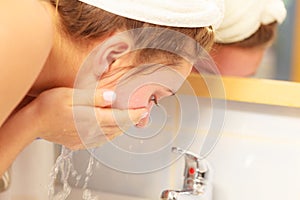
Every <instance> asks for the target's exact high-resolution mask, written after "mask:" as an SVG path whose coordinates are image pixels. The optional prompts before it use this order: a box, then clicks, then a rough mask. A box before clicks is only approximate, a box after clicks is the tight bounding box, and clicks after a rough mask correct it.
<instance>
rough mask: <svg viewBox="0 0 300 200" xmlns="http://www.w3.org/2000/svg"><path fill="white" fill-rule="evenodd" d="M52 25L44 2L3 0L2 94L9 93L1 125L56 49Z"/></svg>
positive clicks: (0, 13)
mask: <svg viewBox="0 0 300 200" xmlns="http://www.w3.org/2000/svg"><path fill="white" fill-rule="evenodd" d="M52 24H53V23H52V19H51V15H50V13H49V12H48V11H47V9H46V8H45V7H44V5H43V4H42V3H41V2H40V1H37V0H1V1H0V78H1V84H0V95H1V96H5V98H1V99H0V105H1V107H0V126H1V124H2V123H3V121H4V120H5V119H6V118H7V116H8V115H9V114H10V112H11V111H12V110H13V108H14V107H15V106H16V105H17V104H18V103H19V102H20V101H21V100H22V98H23V97H24V96H25V95H26V93H27V91H28V90H29V89H30V88H31V86H32V84H33V83H34V81H35V80H36V78H37V77H38V75H39V73H40V72H41V70H42V69H43V66H44V63H45V61H46V59H47V58H48V56H49V53H50V51H51V49H52V44H53V35H54V34H53V25H52ZM12 88H13V89H12Z"/></svg>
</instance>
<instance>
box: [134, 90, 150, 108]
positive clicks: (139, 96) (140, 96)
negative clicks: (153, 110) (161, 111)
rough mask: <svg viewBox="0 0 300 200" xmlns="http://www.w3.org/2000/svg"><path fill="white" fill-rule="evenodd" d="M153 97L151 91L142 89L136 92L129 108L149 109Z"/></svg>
mask: <svg viewBox="0 0 300 200" xmlns="http://www.w3.org/2000/svg"><path fill="white" fill-rule="evenodd" d="M151 95H152V91H151V90H149V89H148V90H147V89H146V88H140V89H138V90H137V91H135V92H134V93H133V94H132V95H131V96H130V98H129V102H128V103H129V105H128V107H129V108H141V107H147V105H148V103H149V99H150V97H151Z"/></svg>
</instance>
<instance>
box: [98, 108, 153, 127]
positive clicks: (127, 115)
mask: <svg viewBox="0 0 300 200" xmlns="http://www.w3.org/2000/svg"><path fill="white" fill-rule="evenodd" d="M95 114H96V116H97V120H98V122H99V124H100V125H101V126H104V127H105V126H119V127H126V126H128V125H136V124H138V123H139V121H140V120H142V119H144V118H145V117H147V116H148V110H147V109H145V108H141V109H129V110H119V109H110V108H109V109H108V108H107V109H102V108H95Z"/></svg>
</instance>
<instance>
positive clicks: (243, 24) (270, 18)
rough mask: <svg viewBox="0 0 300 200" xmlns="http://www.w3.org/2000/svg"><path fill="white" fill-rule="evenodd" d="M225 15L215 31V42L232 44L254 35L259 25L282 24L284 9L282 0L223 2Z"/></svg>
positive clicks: (226, 0) (235, 0)
mask: <svg viewBox="0 0 300 200" xmlns="http://www.w3.org/2000/svg"><path fill="white" fill-rule="evenodd" d="M224 2H225V15H224V19H223V22H222V24H221V25H220V26H219V28H218V29H217V30H216V42H219V43H233V42H238V41H242V40H244V39H246V38H248V37H250V36H251V35H252V34H254V33H255V32H256V31H257V30H258V28H259V27H260V25H261V24H265V25H266V24H269V23H272V22H275V21H277V22H278V23H282V22H283V20H284V19H285V17H286V9H285V6H284V3H283V1H282V0H225V1H224Z"/></svg>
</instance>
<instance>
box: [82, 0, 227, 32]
mask: <svg viewBox="0 0 300 200" xmlns="http://www.w3.org/2000/svg"><path fill="white" fill-rule="evenodd" d="M79 1H82V2H84V3H87V4H90V5H92V6H95V7H98V8H101V9H103V10H105V11H108V12H111V13H114V14H116V15H120V16H123V17H127V18H130V19H135V20H138V21H143V22H148V23H153V24H157V25H164V26H174V27H206V26H213V27H218V25H219V24H220V23H221V21H222V19H223V16H224V2H223V1H224V0H79Z"/></svg>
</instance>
